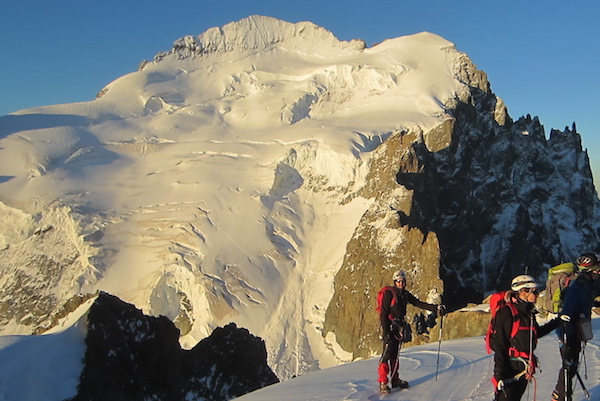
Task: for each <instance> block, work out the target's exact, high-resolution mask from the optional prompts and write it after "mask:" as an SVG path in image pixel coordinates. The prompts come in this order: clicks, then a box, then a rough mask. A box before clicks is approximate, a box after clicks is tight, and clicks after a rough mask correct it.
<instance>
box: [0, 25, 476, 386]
mask: <svg viewBox="0 0 600 401" xmlns="http://www.w3.org/2000/svg"><path fill="white" fill-rule="evenodd" d="M463 56H464V55H462V54H461V53H459V52H457V51H456V50H455V49H454V46H453V44H451V43H450V42H448V41H446V40H444V39H443V38H441V37H439V36H436V35H433V34H430V33H421V34H417V35H413V36H408V37H401V38H396V39H391V40H388V41H385V42H383V43H381V44H379V45H377V46H374V47H372V48H368V49H366V48H364V47H363V44H362V42H360V41H352V42H340V41H338V40H337V39H336V38H335V37H334V36H333V35H332V34H331V33H329V32H328V31H326V30H325V29H323V28H320V27H317V26H315V25H313V24H311V23H299V24H289V23H286V22H283V21H278V20H274V19H271V18H267V17H259V16H254V17H250V18H247V19H244V20H241V21H238V22H235V23H232V24H228V25H226V26H225V27H221V28H215V29H212V30H209V31H207V32H206V33H204V34H202V35H200V36H199V37H197V38H193V37H186V38H182V39H181V40H179V41H177V42H176V43H175V46H174V49H173V50H172V51H170V52H166V53H161V54H159V55H157V57H156V60H155V61H153V62H149V63H146V64H145V65H144V67H143V68H142V69H141V70H140V71H137V72H133V73H131V74H128V75H125V76H123V77H121V78H119V79H117V80H116V81H114V82H112V83H110V84H109V85H107V86H106V88H104V90H102V92H101V96H100V97H99V98H98V99H96V100H94V101H92V102H85V103H77V104H66V105H55V106H49V107H43V108H36V109H29V110H23V111H20V112H17V113H14V114H11V115H9V116H5V117H2V120H1V121H0V202H1V203H0V213H1V214H0V220H2V221H3V222H7V223H6V224H3V225H0V249H3V250H4V253H3V262H2V269H3V271H2V276H1V280H0V281H1V282H0V284H3V285H4V288H5V289H7V288H10V289H11V292H10V293H8V292H7V293H6V294H4V295H3V297H4V298H3V299H12V300H13V302H15V303H16V304H22V309H23V312H22V315H19V316H15V317H14V318H11V319H10V321H6V322H3V326H2V330H1V331H0V333H2V334H21V333H27V332H28V330H30V327H28V326H25V325H24V324H23V323H22V322H23V321H26V320H27V318H28V315H27V313H28V312H27V311H28V310H29V309H31V308H32V307H31V306H26V305H25V302H35V300H33V301H32V300H31V299H28V298H26V295H23V298H18V297H17V295H16V294H17V292H18V290H19V288H23V287H24V286H25V285H24V283H23V281H18V280H19V278H21V277H23V276H27V277H30V278H34V277H35V276H36V274H37V273H36V271H35V269H36V267H35V266H28V265H26V264H25V261H29V260H32V259H36V258H42V259H50V260H51V263H50V265H51V266H52V267H53V268H55V269H56V271H55V270H53V271H52V272H51V273H48V274H49V276H48V277H47V278H44V279H43V280H39V279H38V280H37V281H39V282H37V284H36V285H35V286H34V285H33V284H31V283H32V282H36V279H32V280H29V281H27V283H28V284H27V290H28V291H26V293H35V294H40V295H45V298H44V301H45V302H46V304H49V305H56V306H55V307H56V308H58V307H59V306H60V302H61V301H64V300H65V299H68V297H69V296H74V295H76V294H78V293H93V292H94V291H96V290H103V291H106V292H109V293H112V294H115V295H117V296H119V297H120V298H121V299H123V300H125V301H126V302H131V303H133V304H135V305H136V306H137V307H139V308H141V309H142V310H144V311H145V312H147V313H150V314H153V315H164V316H167V317H169V318H170V319H172V320H173V321H175V322H176V323H177V324H178V327H179V328H180V329H181V330H182V339H181V341H182V344H183V345H184V346H186V347H191V346H193V345H194V344H195V343H197V342H198V341H199V340H200V339H202V338H204V337H206V336H207V335H208V334H209V333H210V332H211V331H212V329H214V327H216V326H218V325H223V324H226V323H228V322H230V321H234V322H236V323H237V324H238V325H240V326H243V327H247V328H248V329H249V330H250V331H251V332H252V333H253V334H255V335H258V336H260V337H262V338H264V339H265V341H266V343H267V347H268V350H269V355H270V358H271V360H270V364H271V366H272V367H273V369H274V370H275V371H276V372H277V374H278V375H279V376H280V377H282V378H285V377H290V376H292V375H294V374H301V373H303V372H306V371H310V370H314V369H317V368H323V367H328V366H333V365H336V364H338V363H340V362H344V361H348V358H349V356H348V355H347V354H346V353H344V352H341V351H340V350H339V348H337V347H336V344H335V341H334V339H332V338H328V339H326V340H325V341H324V339H323V337H322V334H321V332H320V328H321V327H322V323H323V320H324V313H325V309H326V307H327V305H328V303H329V300H330V298H331V295H332V293H333V289H332V288H333V277H334V274H335V273H336V272H337V270H338V269H339V268H340V265H341V263H342V259H343V256H344V251H345V246H344V244H346V243H347V242H348V240H349V239H350V238H351V236H352V233H353V232H354V230H355V228H356V225H357V222H358V220H359V219H360V217H361V216H362V214H363V213H364V211H365V210H366V209H367V208H368V206H369V204H370V202H371V201H370V200H368V199H364V198H361V197H353V196H351V195H352V194H353V193H354V192H356V190H357V189H359V188H360V187H361V186H362V185H363V184H364V180H365V175H366V173H367V166H368V161H369V158H370V155H371V152H372V151H373V150H374V149H376V148H377V146H378V145H380V144H381V143H382V141H383V140H384V139H385V138H386V137H387V136H388V135H389V134H390V133H391V132H393V131H395V130H400V129H404V128H419V129H421V130H423V131H424V132H426V131H427V130H428V129H430V128H431V127H433V126H435V125H437V124H439V123H440V122H441V121H443V120H444V119H446V118H447V117H448V116H447V115H446V114H445V102H447V101H449V100H450V99H453V98H456V97H457V96H458V95H457V94H459V93H465V91H467V85H466V84H465V83H464V82H462V81H460V80H459V79H458V78H457V77H456V74H455V73H456V70H458V69H459V67H460V65H461V63H463V62H464V60H463V58H462V57H463ZM34 234H36V235H37V236H36V235H34ZM38 234H39V235H38ZM53 236H54V237H53ZM67 250H68V251H69V252H67ZM47 282H50V283H51V285H50V286H48V284H46V283H47ZM9 284H10V285H9ZM48 287H50V288H48ZM13 288H14V289H13Z"/></svg>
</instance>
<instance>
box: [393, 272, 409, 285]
mask: <svg viewBox="0 0 600 401" xmlns="http://www.w3.org/2000/svg"><path fill="white" fill-rule="evenodd" d="M392 279H393V280H394V285H395V286H396V287H398V288H404V287H405V286H406V273H404V270H396V271H395V272H394V274H393V275H392Z"/></svg>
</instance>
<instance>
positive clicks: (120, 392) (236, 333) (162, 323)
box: [71, 293, 278, 401]
mask: <svg viewBox="0 0 600 401" xmlns="http://www.w3.org/2000/svg"><path fill="white" fill-rule="evenodd" d="M86 346H87V350H86V354H85V360H84V368H83V371H82V373H81V377H80V384H79V387H78V394H77V395H76V396H75V397H73V398H72V399H71V401H84V400H85V401H89V400H110V401H118V400H123V401H125V400H127V401H134V400H228V399H231V398H234V397H237V396H240V395H243V394H246V393H248V392H250V391H253V390H256V389H259V388H261V387H264V386H267V385H269V384H273V383H276V382H278V379H277V377H276V376H275V374H274V373H273V372H272V371H271V369H270V368H269V367H268V366H267V362H266V360H267V353H266V349H265V345H264V342H263V341H262V340H261V339H260V338H258V337H255V336H253V335H251V334H250V333H249V332H248V330H246V329H242V328H237V327H236V325H235V324H233V323H232V324H229V325H227V326H225V327H223V328H217V329H216V330H215V331H214V332H213V333H212V335H211V336H209V337H208V338H206V339H204V340H202V341H201V342H199V343H198V344H197V345H196V346H195V347H194V348H192V349H191V350H183V349H181V347H180V345H179V331H178V330H177V328H176V327H175V326H174V325H173V323H172V322H171V321H170V320H169V319H167V318H166V317H162V316H161V317H150V316H145V315H144V314H143V313H142V312H141V311H140V310H138V309H136V308H135V307H134V306H133V305H130V304H127V303H125V302H123V301H121V300H120V299H119V298H117V297H115V296H112V295H109V294H106V293H100V295H99V296H98V299H97V300H96V302H95V303H94V304H93V306H92V307H91V309H90V311H89V315H88V332H87V336H86Z"/></svg>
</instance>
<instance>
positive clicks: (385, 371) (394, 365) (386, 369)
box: [378, 359, 399, 384]
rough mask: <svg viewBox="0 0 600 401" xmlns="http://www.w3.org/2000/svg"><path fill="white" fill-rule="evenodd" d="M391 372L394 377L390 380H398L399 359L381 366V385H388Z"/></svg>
mask: <svg viewBox="0 0 600 401" xmlns="http://www.w3.org/2000/svg"><path fill="white" fill-rule="evenodd" d="M390 371H391V372H392V377H390V380H392V381H394V380H398V379H399V377H398V359H390V360H389V361H388V362H381V363H380V364H379V369H378V373H379V383H386V384H387V382H388V376H389V375H390Z"/></svg>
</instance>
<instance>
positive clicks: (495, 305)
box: [485, 291, 519, 354]
mask: <svg viewBox="0 0 600 401" xmlns="http://www.w3.org/2000/svg"><path fill="white" fill-rule="evenodd" d="M505 305H508V307H509V308H510V311H511V313H512V317H513V325H512V329H511V331H510V338H513V337H514V336H516V335H517V333H518V332H519V319H518V318H517V315H518V311H517V307H516V306H515V304H514V303H512V302H507V301H506V291H502V292H497V293H495V294H492V296H491V297H490V313H491V315H492V318H491V319H490V323H489V325H488V329H487V332H486V333H485V349H486V351H487V353H488V354H491V353H492V352H493V349H492V346H491V338H492V336H493V335H494V334H496V329H495V327H494V323H495V322H496V313H497V312H498V311H499V310H500V309H501V308H502V307H504V306H505Z"/></svg>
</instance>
